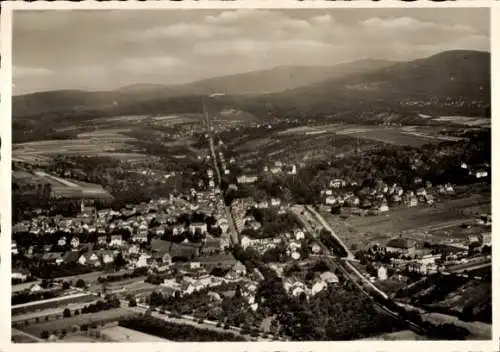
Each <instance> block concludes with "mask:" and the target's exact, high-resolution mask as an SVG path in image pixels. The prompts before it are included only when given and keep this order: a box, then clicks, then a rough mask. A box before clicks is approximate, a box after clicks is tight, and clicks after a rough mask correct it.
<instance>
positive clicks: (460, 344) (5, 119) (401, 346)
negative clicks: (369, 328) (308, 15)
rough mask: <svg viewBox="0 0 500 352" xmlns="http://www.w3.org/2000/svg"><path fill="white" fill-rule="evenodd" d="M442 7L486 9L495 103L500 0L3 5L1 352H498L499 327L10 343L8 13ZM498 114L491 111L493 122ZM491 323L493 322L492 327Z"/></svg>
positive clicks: (498, 312)
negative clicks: (282, 338)
mask: <svg viewBox="0 0 500 352" xmlns="http://www.w3.org/2000/svg"><path fill="white" fill-rule="evenodd" d="M447 7H454V8H455V7H457V8H460V7H466V8H477V7H489V8H491V38H492V39H491V49H490V51H491V54H492V99H491V100H492V102H494V101H495V98H497V97H498V98H500V83H498V84H495V83H496V82H500V57H499V55H498V54H497V53H496V55H495V53H494V48H498V49H499V50H500V30H499V28H500V26H499V25H496V26H495V25H494V24H500V1H485V0H470V1H466V0H463V1H461V0H458V1H444V2H432V1H429V0H420V1H415V2H403V1H397V0H383V1H379V2H374V1H369V0H365V1H352V2H347V1H320V0H306V1H294V0H238V1H211V0H203V1H189V0H185V1H164V2H163V1H151V2H135V1H134V2H132V1H127V2H118V1H116V2H115V1H110V2H96V1H84V2H77V3H71V2H66V1H61V2H59V1H56V2H44V1H37V2H34V3H27V2H23V1H20V2H18V1H15V2H9V1H6V2H3V3H2V11H1V21H0V24H1V32H0V36H1V54H2V62H1V64H2V67H1V71H0V85H1V86H0V88H1V90H0V92H1V97H2V99H1V106H0V116H1V117H2V128H1V129H0V131H1V132H0V133H1V138H2V150H1V169H0V178H1V185H0V187H2V188H1V190H2V191H1V193H0V194H1V195H2V196H1V197H0V213H1V226H2V227H1V229H2V236H1V237H0V241H1V246H0V257H1V259H2V261H1V266H0V277H1V280H2V282H1V283H0V298H2V299H0V302H1V303H0V317H1V318H0V351H4V350H5V351H37V352H39V351H53V350H54V351H55V350H60V351H64V350H67V349H76V350H78V351H105V350H106V349H107V348H114V347H118V348H120V349H121V350H124V351H127V350H130V351H135V350H136V349H138V348H139V349H140V348H147V349H149V350H154V351H168V350H177V349H178V348H182V349H183V350H185V351H186V352H188V351H199V350H201V349H209V348H210V349H212V348H213V349H214V350H217V351H235V350H244V351H289V350H297V351H316V350H324V351H330V350H331V349H332V348H335V349H340V350H343V351H360V350H369V351H401V350H404V351H407V352H410V351H422V350H426V349H435V350H438V351H487V352H489V351H499V350H500V330H499V329H498V324H493V339H492V340H491V341H408V342H393V341H348V342H303V343H300V342H272V343H269V342H260V343H251V344H250V343H248V342H245V343H239V342H238V343H203V344H201V343H183V344H182V345H178V344H177V343H128V344H127V343H119V344H113V345H111V344H109V343H105V344H97V343H82V344H79V343H57V344H49V343H42V344H38V343H33V344H13V343H11V342H10V336H11V332H10V330H11V326H10V296H11V295H10V292H11V290H10V275H11V274H10V272H11V264H10V242H11V237H10V233H11V209H10V208H11V99H10V97H11V95H12V80H11V74H10V73H11V50H10V48H11V38H12V36H11V32H12V11H13V10H73V9H74V10H78V9H80V10H83V9H86V10H103V9H106V10H118V9H193V8H197V9H236V8H269V9H278V8H288V9H293V8H297V9H306V8H314V9H321V8H447ZM497 110H498V109H496V106H495V105H494V106H493V107H492V120H493V116H495V115H496V112H497ZM495 125H496V123H494V121H492V126H493V127H492V128H493V131H492V137H493V148H492V149H493V150H500V149H499V148H495V146H497V147H500V141H495V138H494V135H495V128H494V126H495ZM497 159H498V158H497V157H496V155H495V153H493V160H492V166H493V169H494V171H493V181H492V182H493V185H494V186H495V185H497V184H498V183H499V182H497V181H500V174H499V175H497V172H495V166H496V165H498V163H497ZM498 192H500V190H497V189H496V187H493V190H492V207H493V208H492V211H493V213H492V214H496V208H497V199H500V198H497V195H498V197H500V194H497V193H498ZM496 227H497V226H496V221H494V226H493V232H496V231H495V229H496ZM495 237H496V235H493V258H497V257H498V256H499V255H500V250H499V248H497V247H498V246H500V240H499V239H495ZM498 264H499V263H497V262H496V261H495V260H494V261H493V287H492V289H493V302H494V304H493V316H494V317H495V316H496V317H500V307H498V304H497V303H498V295H499V287H497V286H496V285H495V279H496V278H497V277H498V270H499V265H498ZM495 322H496V320H494V323H495Z"/></svg>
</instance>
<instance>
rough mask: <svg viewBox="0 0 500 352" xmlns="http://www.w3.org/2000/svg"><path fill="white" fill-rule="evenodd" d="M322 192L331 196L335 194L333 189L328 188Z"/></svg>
mask: <svg viewBox="0 0 500 352" xmlns="http://www.w3.org/2000/svg"><path fill="white" fill-rule="evenodd" d="M322 194H325V195H327V196H331V195H332V194H333V191H332V190H331V189H327V190H325V191H322Z"/></svg>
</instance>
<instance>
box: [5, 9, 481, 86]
mask: <svg viewBox="0 0 500 352" xmlns="http://www.w3.org/2000/svg"><path fill="white" fill-rule="evenodd" d="M489 31H490V23H489V10H488V9H480V8H475V9H471V8H468V9H467V8H462V9H460V8H455V9H450V8H443V9H436V8H432V9H417V8H412V9H373V8H372V9H352V8H351V9H317V10H304V9H290V10H265V9H254V10H252V9H250V10H154V11H153V10H105V11H104V10H93V11H82V10H57V11H56V10H51V11H16V12H15V13H14V23H13V44H12V55H13V57H12V62H13V84H14V88H13V89H14V94H16V95H17V94H25V93H31V92H36V91H46V90H57V89H82V90H108V89H115V88H118V87H121V86H126V85H129V84H135V83H157V84H167V85H171V84H182V83H187V82H191V81H195V80H199V79H203V78H209V77H216V76H223V75H229V74H234V73H240V72H248V71H254V70H261V69H267V68H272V67H276V66H283V65H334V64H336V63H340V62H347V61H354V60H360V59H366V58H375V59H389V60H397V61H400V60H401V61H403V60H404V61H406V60H412V59H417V58H422V57H427V56H431V55H434V54H436V53H439V52H441V51H445V50H452V49H470V50H483V51H489V50H490V33H489Z"/></svg>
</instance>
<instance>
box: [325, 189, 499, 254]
mask: <svg viewBox="0 0 500 352" xmlns="http://www.w3.org/2000/svg"><path fill="white" fill-rule="evenodd" d="M490 209H491V199H489V198H488V197H485V196H484V195H481V194H475V195H470V196H467V197H465V198H460V199H449V200H444V201H441V202H438V203H435V204H434V205H432V206H428V205H425V206H419V207H415V208H401V209H392V210H391V211H390V212H389V213H387V214H381V215H376V216H366V217H361V216H350V217H349V218H348V219H346V220H342V219H340V218H339V217H338V216H333V215H331V214H329V213H322V215H323V216H324V217H325V218H326V219H327V220H328V222H329V223H330V224H332V226H333V228H334V229H335V230H336V233H337V234H338V235H339V236H340V237H341V238H342V239H343V240H344V241H345V242H346V243H348V244H349V245H352V244H356V245H358V247H365V246H367V245H369V244H370V243H373V242H379V243H380V242H382V241H387V240H388V239H390V238H391V237H394V236H396V235H398V234H401V233H411V234H412V235H413V236H414V237H415V236H420V237H421V240H425V241H429V242H445V243H446V242H447V241H453V240H454V239H463V238H465V237H467V235H470V234H472V233H473V232H474V231H476V232H481V231H484V229H483V228H482V227H480V226H474V224H471V227H470V228H468V229H462V228H461V227H460V225H461V224H464V223H472V222H473V220H472V218H473V216H474V215H475V214H477V213H487V212H489V211H490Z"/></svg>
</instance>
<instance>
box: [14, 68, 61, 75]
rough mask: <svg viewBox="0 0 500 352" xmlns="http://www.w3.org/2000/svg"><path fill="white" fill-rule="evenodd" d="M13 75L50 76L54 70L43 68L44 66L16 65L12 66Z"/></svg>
mask: <svg viewBox="0 0 500 352" xmlns="http://www.w3.org/2000/svg"><path fill="white" fill-rule="evenodd" d="M12 71H13V72H12V75H13V77H15V78H30V77H40V76H49V75H52V74H53V73H54V72H53V71H51V70H49V69H46V68H42V67H26V66H14V67H13V68H12Z"/></svg>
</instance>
